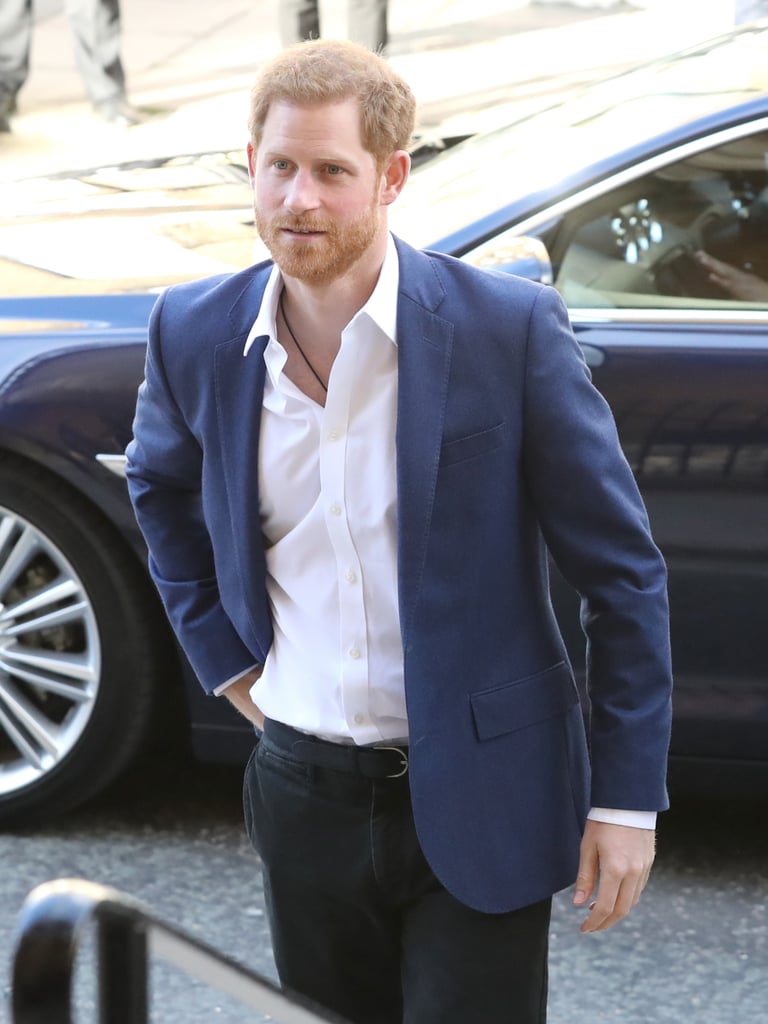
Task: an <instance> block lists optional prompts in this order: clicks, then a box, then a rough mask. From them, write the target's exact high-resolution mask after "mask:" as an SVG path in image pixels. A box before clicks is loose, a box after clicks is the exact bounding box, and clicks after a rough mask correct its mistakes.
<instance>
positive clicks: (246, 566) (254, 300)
mask: <svg viewBox="0 0 768 1024" xmlns="http://www.w3.org/2000/svg"><path fill="white" fill-rule="evenodd" d="M270 269H271V267H269V266H268V267H267V268H266V270H265V271H264V273H263V274H259V275H258V276H257V277H256V278H255V279H253V280H252V281H251V283H250V284H249V286H248V287H247V288H246V289H244V291H243V292H242V293H241V296H240V297H239V299H238V300H237V302H236V303H235V304H234V306H233V307H232V310H231V311H230V313H229V320H230V322H231V324H232V327H233V329H234V331H235V332H236V333H235V334H234V337H232V338H230V340H229V341H226V342H223V343H221V344H220V345H218V346H217V347H216V353H215V357H214V373H215V378H216V379H215V389H216V416H217V421H218V432H219V438H220V442H221V459H222V470H223V473H222V475H223V479H224V483H225V487H226V490H227V501H228V505H229V518H230V522H231V523H232V528H233V529H234V530H236V531H238V537H237V538H236V543H235V544H234V550H235V552H236V554H237V559H238V563H239V565H238V571H239V573H240V578H241V579H242V580H243V581H250V583H251V584H252V585H248V586H246V587H245V592H246V594H247V595H248V597H249V598H252V597H253V596H254V595H255V594H256V595H257V594H259V593H261V592H262V590H263V582H264V578H265V574H266V563H265V559H264V549H263V545H262V542H261V530H260V529H259V470H258V453H259V432H260V427H261V403H262V398H263V395H264V377H265V374H266V366H265V363H264V359H263V354H264V348H265V346H266V344H267V341H268V338H267V337H266V336H265V337H262V338H256V339H255V340H254V342H253V344H252V346H251V348H250V350H249V352H248V355H247V356H243V349H244V347H245V341H246V338H247V336H248V332H249V331H250V329H251V327H252V325H253V321H254V320H255V319H256V315H257V314H258V311H259V307H260V305H261V298H262V295H263V293H264V287H265V286H266V283H267V280H268V277H269V272H270ZM250 610H251V612H253V606H251V609H250ZM262 625H263V624H262ZM261 632H262V631H261V630H259V635H261Z"/></svg>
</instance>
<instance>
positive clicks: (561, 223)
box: [495, 123, 768, 760]
mask: <svg viewBox="0 0 768 1024" xmlns="http://www.w3.org/2000/svg"><path fill="white" fill-rule="evenodd" d="M564 206H565V209H563V204H561V207H560V209H559V210H558V211H556V212H557V216H554V217H553V216H552V212H553V211H550V213H549V214H541V215H539V216H538V217H537V222H538V225H540V227H539V228H538V230H534V229H536V228H537V223H536V222H534V223H531V222H529V223H528V224H526V225H524V226H522V227H518V228H517V229H516V230H517V231H518V232H523V233H524V234H526V235H531V234H534V235H537V237H538V238H540V239H541V240H542V241H543V242H544V243H545V244H546V248H547V251H548V252H549V254H550V259H551V263H552V275H553V283H554V285H555V287H556V288H558V290H559V291H560V292H561V294H562V295H563V297H564V298H565V300H566V302H567V304H568V306H569V309H570V311H571V318H572V322H573V325H574V329H575V331H576V334H577V337H578V339H579V341H580V343H581V344H582V347H583V350H584V353H585V356H586V359H587V362H588V363H589V365H590V367H591V369H592V373H593V379H594V381H595V384H596V385H597V387H598V388H599V389H600V390H601V391H602V393H603V394H604V395H605V397H606V398H607V400H608V402H609V404H610V405H611V407H612V410H613V413H614V416H615V418H616V422H617V425H618V429H619V433H620V437H621V442H622V445H623V448H624V450H625V452H626V455H627V458H628V460H629V462H630V464H631V465H632V468H633V470H634V472H635V474H636V478H637V480H638V483H639V486H640V488H641V491H642V493H643V497H644V499H645V502H646V505H647V508H648V512H649V516H650V519H651V525H652V529H653V533H654V536H655V539H656V541H657V543H658V544H659V545H660V547H661V549H662V550H663V553H664V555H665V558H666V561H667V564H668V567H669V575H670V602H671V628H672V649H673V661H674V671H675V680H676V695H675V724H674V731H673V747H672V749H673V753H677V754H684V755H686V756H689V757H694V758H695V757H708V758H711V757H719V758H732V759H760V760H768V660H767V659H766V657H765V653H764V633H765V628H766V623H767V622H768V123H763V124H761V125H759V126H757V127H754V126H753V127H752V128H749V127H748V126H738V127H736V128H734V129H732V130H728V131H724V132H721V133H719V135H718V136H717V137H716V138H713V139H712V140H711V141H710V142H708V143H705V142H702V141H697V142H696V143H695V144H694V145H690V144H688V145H686V146H681V147H680V150H679V152H678V153H676V154H675V153H671V154H666V155H665V156H663V157H656V158H654V159H653V160H649V161H647V162H646V163H645V164H644V165H641V166H638V167H635V168H634V169H633V170H632V172H631V173H627V172H624V173H623V174H621V175H617V176H616V177H615V179H614V180H613V181H606V182H604V183H603V184H602V185H601V187H599V188H595V187H594V186H592V187H591V188H590V190H589V193H588V195H587V194H586V193H585V194H584V195H583V196H581V197H579V196H575V197H573V198H572V199H571V200H570V201H569V202H567V203H566V204H564ZM495 244H496V245H498V240H496V242H495ZM702 252H706V253H707V254H708V255H709V257H714V258H716V259H717V261H718V262H717V263H712V262H710V264H709V266H705V265H704V264H703V263H702V257H701V255H697V254H700V253H702ZM722 275H728V276H727V278H726V277H723V276H722ZM726 280H727V285H726V283H724V282H726ZM553 596H554V599H555V603H556V606H557V607H558V611H559V614H560V619H561V622H562V624H563V626H564V632H565V633H566V637H567V641H568V644H569V647H570V648H571V650H572V653H573V654H574V656H575V658H576V659H577V660H580V661H581V662H583V654H581V652H582V651H583V647H584V643H583V637H581V636H580V631H579V627H578V619H577V616H576V615H575V614H574V609H573V608H572V607H571V605H572V603H573V598H572V597H569V596H568V593H567V588H565V586H564V584H563V583H562V581H560V580H559V579H557V578H555V579H554V581H553Z"/></svg>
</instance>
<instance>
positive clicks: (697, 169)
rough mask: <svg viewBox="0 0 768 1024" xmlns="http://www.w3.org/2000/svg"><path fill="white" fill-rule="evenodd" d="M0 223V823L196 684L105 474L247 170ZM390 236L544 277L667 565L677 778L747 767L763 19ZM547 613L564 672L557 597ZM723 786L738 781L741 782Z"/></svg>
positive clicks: (763, 149)
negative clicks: (155, 320) (554, 616)
mask: <svg viewBox="0 0 768 1024" xmlns="http://www.w3.org/2000/svg"><path fill="white" fill-rule="evenodd" d="M2 201H3V203H4V205H7V206H8V210H9V212H10V214H12V216H9V217H6V218H4V219H3V221H2V223H0V281H1V282H2V284H0V291H1V292H2V295H3V297H2V299H0V330H1V331H2V341H1V342H0V822H10V821H15V820H19V819H21V818H29V817H33V816H40V815H43V814H48V813H50V812H52V811H60V810H62V809H63V808H65V807H68V806H72V805H73V804H74V803H76V802H80V801H82V800H84V799H86V798H87V797H89V796H91V795H93V794H94V793H96V792H97V791H98V790H99V789H101V788H102V787H103V786H105V785H106V784H107V783H108V782H109V781H110V779H112V778H114V777H115V775H116V774H117V773H118V772H119V771H120V770H121V768H123V767H124V766H125V764H126V763H127V762H128V760H129V758H130V757H131V756H132V755H133V754H134V753H135V752H136V750H137V749H138V746H139V744H140V743H141V742H142V740H143V738H144V737H145V735H146V733H147V730H148V728H149V727H150V725H151V724H152V723H153V722H156V721H158V720H162V715H164V714H176V715H178V713H179V711H180V710H183V711H185V723H186V725H187V726H188V728H189V729H190V730H191V736H192V740H193V744H194V749H195V751H196V753H197V754H198V755H199V756H200V757H203V758H208V759H214V760H216V759H218V760H239V759H241V758H243V757H244V756H245V755H246V753H247V751H248V750H249V749H250V735H249V730H248V728H247V727H244V725H243V724H242V723H241V721H238V719H237V718H236V717H235V715H234V714H233V713H232V712H231V711H230V710H229V708H228V706H227V705H226V703H225V702H224V701H218V700H215V699H208V698H204V697H203V695H202V692H201V691H199V689H198V688H197V684H196V683H195V681H194V680H193V679H192V678H191V677H190V673H189V670H188V669H187V667H186V665H185V663H184V660H183V658H182V657H181V656H180V655H179V653H178V651H177V649H176V646H175V644H174V642H173V639H172V637H171V636H170V634H169V632H168V629H167V627H166V624H165V619H164V615H163V613H162V610H161V609H160V607H159V604H158V601H157V598H156V596H155V594H154V592H153V589H152V586H151V585H150V583H149V580H148V577H147V573H146V569H145V551H144V548H143V545H142V542H141V538H140V536H139V534H138V532H137V529H136V526H135V524H134V521H133V516H132V513H131V509H130V507H129V504H128V500H127V494H126V488H125V482H124V480H123V479H122V476H121V469H122V452H123V450H124V448H125V445H126V444H127V442H128V440H129V438H130V429H131V416H132V411H133V406H134V402H135V395H136V388H137V386H138V384H139V382H140V380H141V377H142V367H143V358H144V343H145V336H146V323H147V317H148V314H149V310H150V308H151V306H152V303H153V301H154V299H155V297H156V295H157V292H158V291H159V290H160V289H162V288H163V287H165V286H167V285H168V284H172V283H174V282H175V281H179V280H184V279H187V278H189V277H193V276H202V275H204V274H208V273H214V272H217V271H220V270H222V269H238V268H240V267H242V266H245V265H247V264H248V263H250V262H252V261H253V260H254V259H256V258H259V257H260V255H261V252H260V249H259V243H258V240H257V239H256V238H255V235H254V231H253V225H252V220H253V216H252V210H251V196H250V191H249V186H248V176H247V170H246V168H245V165H244V159H243V155H242V154H241V153H234V152H233V153H222V152H219V153H208V154H202V155H201V154H197V155H192V156H183V157H180V156H174V157H170V158H158V159H157V160H152V161H144V162H141V163H135V164H132V165H124V166H118V167H108V168H95V169H90V170H87V171H80V172H77V173H73V174H69V175H63V174H61V175H55V176H52V177H49V178H46V179H35V180H30V181H27V182H23V183H19V184H18V186H12V187H8V188H7V189H6V190H5V195H4V197H3V200H2ZM392 223H393V227H394V230H395V231H396V232H397V233H399V234H400V235H402V236H403V237H404V238H406V239H407V240H409V241H411V242H413V243H415V244H418V245H426V246H429V247H431V248H436V249H440V250H442V251H445V252H450V253H453V254H454V255H457V256H460V257H461V258H463V259H466V260H468V261H471V262H473V263H477V264H479V265H485V266H489V267H495V268H498V269H502V270H507V271H509V272H512V273H518V274H524V275H526V276H529V277H534V278H536V279H538V280H541V281H544V282H546V283H551V284H553V285H554V287H556V288H557V289H558V290H559V291H560V292H561V293H562V294H563V296H564V297H565V299H566V301H567V303H568V305H569V307H570V310H571V314H572V320H573V325H574V328H575V330H576V332H577V336H578V338H579V340H580V342H581V344H582V346H583V349H584V353H585V356H586V359H587V362H588V363H589V365H590V367H591V368H592V372H593V375H594V379H595V382H596V383H597V385H598V387H599V388H600V389H601V390H602V391H603V393H604V394H605V395H606V397H607V399H608V401H609V402H610V404H611V406H612V408H613V411H614V414H615V416H616V420H617V423H618V426H619V431H620V434H621V438H622V442H623V445H624V448H625V451H626V454H627V457H628V459H629V461H630V463H631V465H632V467H633V469H634V471H635V473H636V475H637V479H638V481H639V484H640V487H641V489H642V491H643V495H644V498H645V501H646V503H647V506H648V509H649V513H650V516H651V520H652V525H653V529H654V534H655V537H656V539H657V541H658V543H659V544H660V546H661V547H662V549H663V551H664V553H665V556H666V559H667V562H668V565H669V570H670V594H671V603H672V630H673V653H674V666H675V676H676V697H675V722H674V732H673V769H674V772H673V779H675V778H676V777H678V778H680V779H683V778H684V777H685V774H686V770H690V769H691V768H692V769H693V772H692V773H691V772H690V771H688V774H691V775H693V776H694V777H695V778H697V779H702V778H703V777H704V776H703V775H702V774H701V773H702V770H703V769H705V768H706V769H712V768H714V769H715V772H716V773H717V774H718V775H721V776H722V775H723V773H725V772H727V771H728V770H730V769H734V770H735V769H740V770H743V769H744V768H745V767H746V768H748V769H749V776H748V777H749V778H750V779H755V778H757V777H758V775H760V774H761V770H762V769H768V663H767V661H766V657H765V654H764V648H763V642H764V632H763V631H764V630H765V629H766V624H767V623H768V24H763V25H754V26H747V27H745V28H742V29H740V30H737V31H736V32H734V33H732V34H731V35H729V36H727V37H724V38H722V39H720V40H716V41H714V42H713V43H711V44H709V45H704V46H699V47H697V48H696V49H692V50H691V51H690V52H687V53H684V54H678V55H676V56H674V57H672V58H669V59H667V60H661V61H656V62H654V63H652V64H650V65H647V66H644V67H643V68H641V69H636V70H634V71H631V72H628V73H626V74H624V75H621V76H619V77H617V78H614V79H612V80H611V81H609V82H604V83H602V84H600V85H596V86H594V87H592V88H590V89H587V90H585V91H584V92H583V93H581V94H579V95H576V96H572V97H571V98H570V99H569V100H567V101H564V102H562V103H559V104H557V105H555V106H553V107H552V108H550V109H548V110H543V111H539V112H538V113H537V114H535V115H530V114H526V116H525V117H522V118H521V119H519V120H518V121H517V122H516V123H513V124H511V125H509V126H507V127H504V128H502V129H499V130H498V131H495V132H490V133H486V134H484V135H479V136H476V137H474V138H472V139H469V140H468V141H466V142H464V143H462V144H461V145H459V146H457V147H456V148H454V149H451V150H449V151H447V152H446V153H444V154H443V155H440V156H438V157H436V158H435V159H433V160H430V161H428V162H427V163H425V164H424V165H423V166H422V167H420V168H419V169H418V170H417V171H416V172H415V173H414V174H413V176H412V181H411V182H410V184H409V185H408V186H407V188H406V192H405V193H404V195H403V197H402V198H401V200H399V201H398V204H397V206H396V208H395V209H394V211H393V221H392ZM552 592H553V599H554V601H555V604H556V607H557V609H558V614H559V617H560V621H561V624H562V628H563V632H564V634H565V636H566V639H567V642H568V644H569V647H570V649H571V651H572V653H573V658H574V662H575V664H576V665H577V667H578V666H579V664H583V660H584V652H583V648H584V640H583V635H582V633H581V630H580V626H579V616H578V612H579V609H578V603H577V600H576V598H575V595H573V594H572V593H571V592H569V590H568V588H567V587H566V586H565V584H563V583H562V581H561V580H560V579H559V578H558V577H557V575H556V574H554V573H553V581H552ZM739 777H740V778H744V775H743V771H742V773H740V776H739Z"/></svg>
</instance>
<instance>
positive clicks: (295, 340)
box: [278, 292, 328, 394]
mask: <svg viewBox="0 0 768 1024" xmlns="http://www.w3.org/2000/svg"><path fill="white" fill-rule="evenodd" d="M284 294H285V292H280V299H279V301H278V306H279V308H280V316H281V317H282V318H283V323H284V324H285V326H286V329H287V331H288V333H289V334H290V336H291V341H292V342H293V344H294V345H295V346H296V348H297V349H298V351H299V355H300V356H301V358H302V359H303V360H304V362H305V363H306V364H307V366H308V367H309V368H310V370H311V371H312V373H313V374H314V375H315V379H316V380H317V383H318V384H319V385H320V387H321V388H322V389H323V391H325V393H326V394H327V393H328V387H327V385H325V384H323V378H322V377H321V376H320V374H319V373H318V372H317V370H316V369H315V368H314V366H313V365H312V363H310V361H309V359H308V358H307V354H306V352H305V351H304V349H303V348H302V347H301V345H300V344H299V341H298V338H297V337H296V335H295V334H294V333H293V330H292V328H291V325H290V324H289V323H288V317H287V316H286V315H285V306H284V305H283V295H284Z"/></svg>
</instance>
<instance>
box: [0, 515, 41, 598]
mask: <svg viewBox="0 0 768 1024" xmlns="http://www.w3.org/2000/svg"><path fill="white" fill-rule="evenodd" d="M3 525H5V524H3ZM9 535H10V531H9ZM9 539H10V536H9ZM38 549H39V543H38V540H37V537H36V535H35V531H34V530H33V529H32V528H31V527H30V526H25V527H24V529H23V530H22V531H21V534H20V535H19V537H18V538H17V539H16V541H15V542H14V543H13V546H12V548H11V552H10V554H9V555H8V557H7V558H6V559H5V561H4V562H3V564H2V567H0V595H2V594H4V593H5V592H6V591H7V590H8V589H9V588H10V587H11V586H12V585H13V584H14V583H15V582H16V579H17V577H18V576H19V574H20V573H21V570H22V569H23V568H24V566H25V565H27V563H28V562H29V560H30V558H31V557H32V555H33V554H34V553H35V551H37V550H38Z"/></svg>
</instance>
